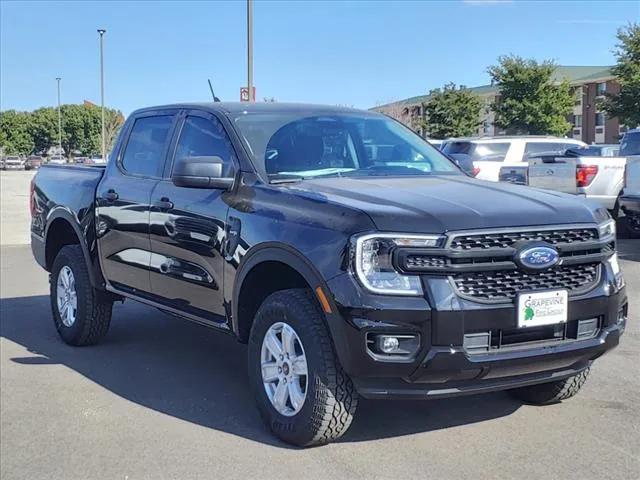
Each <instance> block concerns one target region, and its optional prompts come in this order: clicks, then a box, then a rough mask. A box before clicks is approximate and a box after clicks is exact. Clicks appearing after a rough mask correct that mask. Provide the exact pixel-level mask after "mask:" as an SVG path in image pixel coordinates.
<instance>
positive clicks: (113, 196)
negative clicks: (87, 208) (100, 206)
mask: <svg viewBox="0 0 640 480" xmlns="http://www.w3.org/2000/svg"><path fill="white" fill-rule="evenodd" d="M103 198H104V199H105V200H106V201H107V202H115V201H116V200H117V199H118V194H117V193H116V192H115V191H114V190H109V191H108V192H107V193H105V194H104V197H103Z"/></svg>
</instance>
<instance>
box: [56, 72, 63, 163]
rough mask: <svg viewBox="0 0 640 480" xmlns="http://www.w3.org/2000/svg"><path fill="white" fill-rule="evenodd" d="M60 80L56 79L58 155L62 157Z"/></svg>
mask: <svg viewBox="0 0 640 480" xmlns="http://www.w3.org/2000/svg"><path fill="white" fill-rule="evenodd" d="M60 80H62V78H60V77H56V82H57V83H58V155H62V111H61V110H60Z"/></svg>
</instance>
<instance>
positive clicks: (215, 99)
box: [207, 78, 220, 102]
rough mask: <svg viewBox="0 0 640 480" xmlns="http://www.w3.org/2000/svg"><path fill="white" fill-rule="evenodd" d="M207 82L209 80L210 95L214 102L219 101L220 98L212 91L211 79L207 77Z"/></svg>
mask: <svg viewBox="0 0 640 480" xmlns="http://www.w3.org/2000/svg"><path fill="white" fill-rule="evenodd" d="M207 82H209V90H211V96H212V97H213V101H214V102H219V101H220V99H219V98H218V97H216V94H215V93H213V85H211V79H209V78H207Z"/></svg>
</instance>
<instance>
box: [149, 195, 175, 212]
mask: <svg viewBox="0 0 640 480" xmlns="http://www.w3.org/2000/svg"><path fill="white" fill-rule="evenodd" d="M153 206H154V207H156V208H158V209H160V210H171V209H172V208H173V202H172V201H171V200H169V199H168V198H167V197H162V198H161V199H160V200H158V201H157V202H154V203H153Z"/></svg>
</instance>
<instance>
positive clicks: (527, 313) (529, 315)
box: [524, 307, 535, 322]
mask: <svg viewBox="0 0 640 480" xmlns="http://www.w3.org/2000/svg"><path fill="white" fill-rule="evenodd" d="M534 315H535V312H534V311H533V308H531V307H527V308H525V309H524V320H525V322H526V321H527V320H533V317H534Z"/></svg>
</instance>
